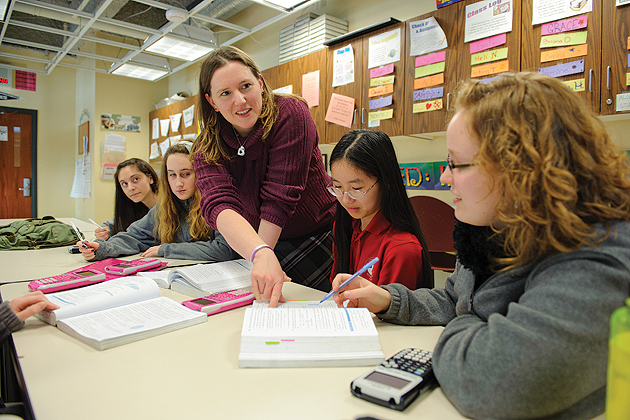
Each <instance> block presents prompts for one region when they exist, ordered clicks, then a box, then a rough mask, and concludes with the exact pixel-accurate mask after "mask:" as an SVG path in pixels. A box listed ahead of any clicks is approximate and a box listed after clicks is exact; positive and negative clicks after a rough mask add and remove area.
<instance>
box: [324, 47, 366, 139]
mask: <svg viewBox="0 0 630 420" xmlns="http://www.w3.org/2000/svg"><path fill="white" fill-rule="evenodd" d="M348 45H350V46H351V47H352V51H353V52H354V82H352V83H348V84H347V85H342V86H337V87H332V83H333V78H332V76H333V71H334V66H335V57H334V54H335V51H336V50H338V49H341V48H345V47H346V46H348ZM326 69H327V73H328V80H327V82H326V87H325V88H324V92H325V101H324V102H325V109H326V110H327V109H328V105H329V104H330V98H331V97H332V94H333V93H336V94H339V95H343V96H349V97H351V98H354V110H355V111H354V118H353V121H352V125H351V126H350V128H348V127H344V126H342V125H339V124H335V123H331V122H328V121H326V122H325V123H324V126H325V127H326V132H325V134H324V136H325V140H322V143H337V142H338V141H339V139H341V137H343V135H344V134H346V133H347V132H348V131H350V130H355V129H357V128H361V116H360V115H357V114H358V111H359V110H360V108H359V107H360V105H361V91H362V86H361V83H362V82H361V81H362V76H363V74H362V72H363V40H362V38H361V37H357V38H354V39H351V40H349V41H346V42H342V43H339V44H334V45H329V46H328V54H327V59H326ZM319 135H320V136H322V133H321V132H320V133H319Z"/></svg>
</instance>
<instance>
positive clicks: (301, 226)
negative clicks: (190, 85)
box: [194, 97, 336, 239]
mask: <svg viewBox="0 0 630 420" xmlns="http://www.w3.org/2000/svg"><path fill="white" fill-rule="evenodd" d="M277 104H278V119H277V121H276V123H275V124H274V126H273V128H272V129H271V132H270V133H269V135H268V136H267V139H266V141H265V142H264V143H263V142H262V139H261V136H262V124H261V122H260V120H258V122H257V123H256V125H255V126H254V129H253V130H252V132H251V133H250V134H249V136H248V137H247V139H246V141H245V143H244V145H245V156H242V157H241V156H237V155H236V150H237V149H238V147H239V146H240V144H239V141H238V139H237V138H236V135H235V133H234V130H233V128H232V125H231V124H230V123H228V122H227V121H226V120H225V119H224V118H223V117H220V124H221V139H222V140H223V142H224V144H225V145H226V146H227V151H228V153H229V154H230V155H232V156H234V158H233V159H232V160H231V161H223V160H222V161H220V162H219V163H220V165H209V164H208V163H207V162H205V161H204V159H203V156H202V155H201V153H196V154H195V156H194V165H195V172H196V175H197V188H199V190H200V191H201V213H202V214H203V217H204V218H205V219H206V221H207V222H208V224H209V225H210V226H211V227H212V228H213V229H216V223H217V216H218V215H219V213H220V212H221V211H223V210H225V209H232V210H234V211H236V212H237V213H239V214H240V215H242V216H243V217H244V218H245V219H246V220H247V221H248V222H249V223H250V224H251V225H252V227H253V228H254V229H255V230H256V231H258V227H259V225H260V220H261V219H264V220H267V221H268V222H271V223H273V224H275V225H277V226H280V227H281V228H282V234H281V235H280V239H289V238H295V237H299V236H304V235H307V234H310V233H313V232H316V231H318V230H319V229H321V228H323V227H325V226H326V225H330V224H332V222H333V220H334V218H335V201H336V199H335V197H333V196H332V195H331V194H330V193H329V192H328V191H326V187H327V185H328V184H329V183H330V177H329V176H328V174H327V173H326V171H325V169H324V164H323V161H322V156H321V152H320V150H319V147H318V142H319V136H318V134H317V128H316V127H315V123H314V122H313V118H312V117H311V114H310V113H309V111H308V108H307V106H306V105H305V104H304V103H302V102H300V101H298V100H297V99H294V98H289V97H278V99H277ZM242 142H243V140H242V139H241V143H242Z"/></svg>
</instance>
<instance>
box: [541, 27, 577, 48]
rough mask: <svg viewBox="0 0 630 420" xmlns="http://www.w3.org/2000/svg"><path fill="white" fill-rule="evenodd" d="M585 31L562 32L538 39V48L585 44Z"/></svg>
mask: <svg viewBox="0 0 630 420" xmlns="http://www.w3.org/2000/svg"><path fill="white" fill-rule="evenodd" d="M587 33H588V32H587V31H576V32H564V33H561V34H554V35H547V36H543V37H541V38H540V48H551V47H566V46H567V45H582V44H586V34H587Z"/></svg>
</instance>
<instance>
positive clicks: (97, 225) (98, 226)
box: [88, 217, 101, 228]
mask: <svg viewBox="0 0 630 420" xmlns="http://www.w3.org/2000/svg"><path fill="white" fill-rule="evenodd" d="M88 220H89V221H90V222H92V223H93V224H94V225H95V226H96V227H97V228H100V227H101V225H99V224H98V223H96V222H95V221H94V220H92V219H90V218H89V217H88Z"/></svg>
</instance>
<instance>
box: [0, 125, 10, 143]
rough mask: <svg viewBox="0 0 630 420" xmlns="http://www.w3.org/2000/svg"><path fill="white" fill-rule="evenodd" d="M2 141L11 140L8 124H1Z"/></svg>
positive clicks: (0, 139)
mask: <svg viewBox="0 0 630 420" xmlns="http://www.w3.org/2000/svg"><path fill="white" fill-rule="evenodd" d="M0 141H9V127H7V126H6V125H2V126H0Z"/></svg>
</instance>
